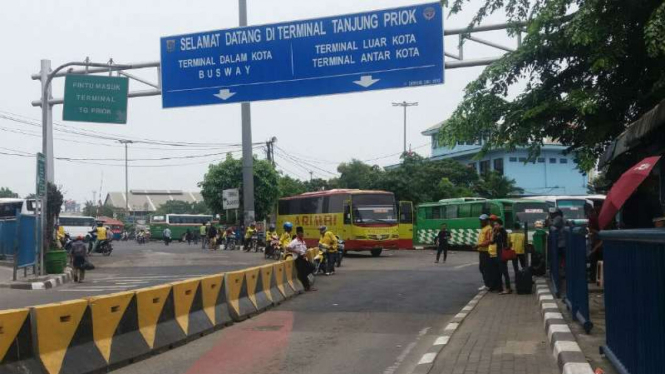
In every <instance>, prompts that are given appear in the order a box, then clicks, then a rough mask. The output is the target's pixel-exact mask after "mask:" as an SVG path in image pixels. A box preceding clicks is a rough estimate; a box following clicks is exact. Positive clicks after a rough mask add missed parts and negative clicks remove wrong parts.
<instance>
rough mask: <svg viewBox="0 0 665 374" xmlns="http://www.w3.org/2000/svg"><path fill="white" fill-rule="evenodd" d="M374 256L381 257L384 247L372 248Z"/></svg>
mask: <svg viewBox="0 0 665 374" xmlns="http://www.w3.org/2000/svg"><path fill="white" fill-rule="evenodd" d="M371 252H372V257H379V256H381V252H383V248H375V249H372V251H371Z"/></svg>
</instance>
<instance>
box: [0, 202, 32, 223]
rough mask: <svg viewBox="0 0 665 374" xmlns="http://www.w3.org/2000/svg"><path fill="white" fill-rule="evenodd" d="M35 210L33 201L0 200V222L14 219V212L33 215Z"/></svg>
mask: <svg viewBox="0 0 665 374" xmlns="http://www.w3.org/2000/svg"><path fill="white" fill-rule="evenodd" d="M36 208H37V202H36V201H35V200H34V199H18V198H0V220H7V219H14V218H16V211H19V212H20V213H21V214H23V215H35V210H36Z"/></svg>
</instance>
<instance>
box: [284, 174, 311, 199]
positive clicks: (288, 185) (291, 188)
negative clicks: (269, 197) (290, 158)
mask: <svg viewBox="0 0 665 374" xmlns="http://www.w3.org/2000/svg"><path fill="white" fill-rule="evenodd" d="M306 191H307V188H306V187H305V183H303V182H302V181H300V180H298V179H294V178H291V177H289V176H288V175H281V176H280V177H279V196H280V197H287V196H294V195H300V194H301V193H304V192H306Z"/></svg>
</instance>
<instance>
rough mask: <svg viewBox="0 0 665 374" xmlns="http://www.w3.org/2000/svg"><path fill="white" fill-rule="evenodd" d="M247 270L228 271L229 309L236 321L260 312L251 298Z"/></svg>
mask: <svg viewBox="0 0 665 374" xmlns="http://www.w3.org/2000/svg"><path fill="white" fill-rule="evenodd" d="M245 278H246V277H245V271H244V270H241V271H232V272H228V273H226V289H227V292H228V297H229V306H230V307H231V308H229V311H230V312H231V318H233V320H234V321H236V322H240V321H244V320H246V319H247V318H249V317H250V316H252V315H254V314H255V313H257V312H258V310H257V309H256V306H255V305H254V303H252V301H251V300H250V299H249V294H248V292H247V281H246V279H245Z"/></svg>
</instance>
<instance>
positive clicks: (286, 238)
mask: <svg viewBox="0 0 665 374" xmlns="http://www.w3.org/2000/svg"><path fill="white" fill-rule="evenodd" d="M283 227H284V232H283V233H282V236H280V237H279V246H280V248H281V249H282V250H283V251H285V253H286V246H287V245H289V243H291V240H293V239H292V237H291V231H293V224H292V223H291V222H289V221H286V222H284V226H283Z"/></svg>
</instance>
